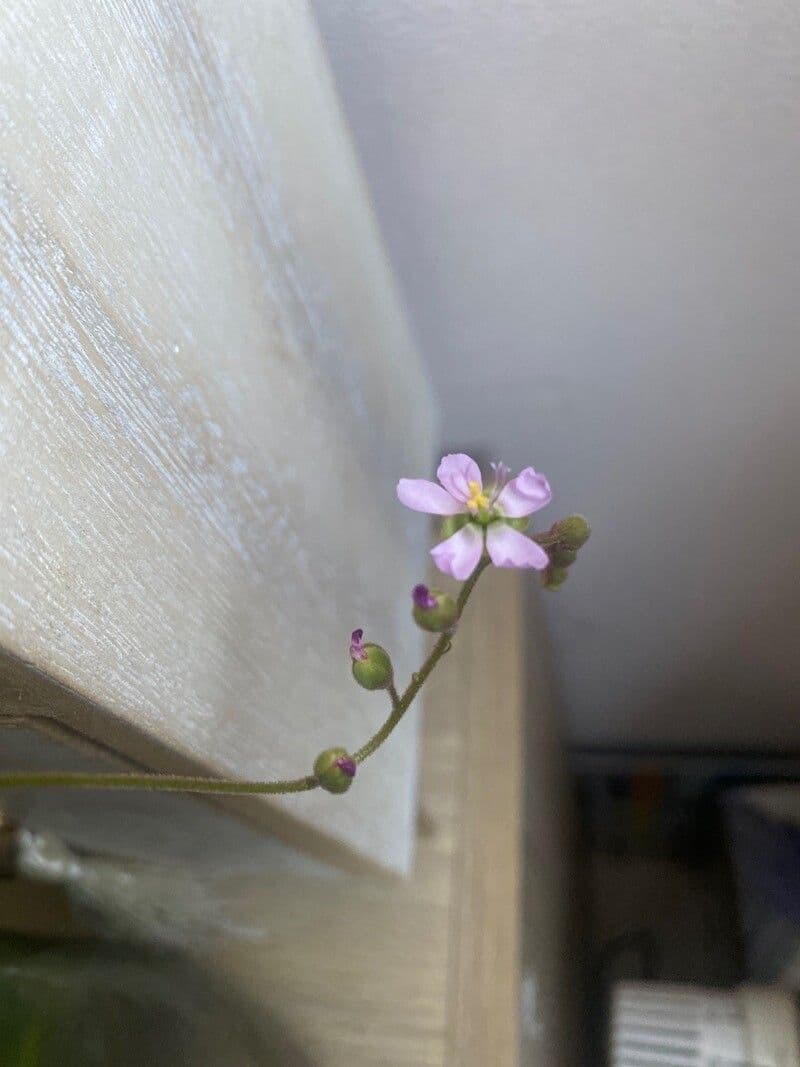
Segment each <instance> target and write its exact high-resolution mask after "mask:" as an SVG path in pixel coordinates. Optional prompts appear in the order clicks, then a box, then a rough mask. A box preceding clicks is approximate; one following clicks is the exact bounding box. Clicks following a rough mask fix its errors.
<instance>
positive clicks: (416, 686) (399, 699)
mask: <svg viewBox="0 0 800 1067" xmlns="http://www.w3.org/2000/svg"><path fill="white" fill-rule="evenodd" d="M488 565H489V559H488V558H487V557H486V556H484V557H483V558H482V559H481V561H480V562H479V564H478V566H477V567H476V568H475V570H474V571H473V572H472V574H471V575H470V577H469V578H468V579H467V580H466V581H465V582H464V584H463V585H462V586H461V589H460V591H459V594H458V600H457V602H456V603H457V607H458V614H457V616H456V621H457V622H458V620H460V618H461V614H462V612H463V611H464V608H465V606H466V603H467V601H468V600H469V596H470V593H471V592H472V590H473V589H474V588H475V583H476V582H477V581H478V579H479V578H480V576H481V574H482V573H483V571H484V570H485V569H486V568H487V566H488ZM451 636H452V633H444V634H442V635H441V636H440V637H439V639H438V640H437V642H436V644H435V645H434V646H433V649H432V650H431V652H430V654H429V655H428V658H427V659H426V660H425V662H424V663H423V664H422V666H421V667H420V669H419V670H418V671H417V672H416V673H415V674H413V675H412V676H411V681H410V682H409V684H408V686H407V687H406V690H405V692H404V693H403V695H402V696H400V695H399V694H398V692H397V690H396V689H395V687H394V685H393V684H391V685H390V686H389V696H390V698H391V701H392V712H391V714H390V715H389V718H388V719H387V720H386V722H385V723H384V724H383V726H381V728H380V729H379V730H378V731H377V733H375V734H374V735H373V736H372V737H371V738H370V739H369V741H367V743H366V744H365V745H362V747H361V748H360V749H359V750H358V752H356V753H355V755H354V756H353V759H354V760H355V761H356V763H363V761H364V760H365V759H367V757H368V756H371V755H372V753H373V752H375V751H376V750H377V749H378V748H380V746H381V745H382V744H383V743H384V741H385V740H386V739H387V737H389V735H390V734H391V732H392V731H393V730H394V728H395V726H397V724H398V723H399V722H400V720H401V719H402V718H403V716H404V715H405V713H406V712H407V711H408V709H409V708H410V707H411V704H412V702H413V700H414V697H415V696H416V695H417V693H418V692H419V691H420V689H421V688H422V686H423V685H424V684H425V681H426V679H427V678H428V675H429V674H430V673H431V671H432V670H433V668H434V667H435V666H436V664H437V663H438V662H439V660H440V659H441V658H442V656H444V655H445V653H446V652H448V651H449V649H450V639H451ZM318 786H319V782H318V781H317V779H316V778H315V777H314V775H313V774H309V775H306V776H305V777H303V778H289V779H285V780H283V781H280V780H279V781H272V782H247V781H238V780H237V779H230V778H195V777H192V776H191V775H181V774H91V773H86V772H83V771H20V772H16V771H12V772H8V773H5V774H0V789H30V788H45V787H47V788H56V789H59V788H60V789H140V790H147V791H149V792H164V793H217V794H228V795H232V794H237V793H238V794H263V793H270V794H279V793H305V792H307V791H308V790H310V789H316V788H317V787H318Z"/></svg>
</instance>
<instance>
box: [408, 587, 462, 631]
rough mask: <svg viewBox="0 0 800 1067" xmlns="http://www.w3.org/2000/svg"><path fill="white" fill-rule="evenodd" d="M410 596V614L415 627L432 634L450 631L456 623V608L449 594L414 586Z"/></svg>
mask: <svg viewBox="0 0 800 1067" xmlns="http://www.w3.org/2000/svg"><path fill="white" fill-rule="evenodd" d="M411 596H412V599H413V601H414V607H413V609H412V612H411V613H412V615H413V616H414V622H415V623H416V624H417V626H421V627H422V629H423V630H428V632H429V633H433V634H439V633H443V632H444V631H445V630H452V628H453V627H454V626H455V624H456V622H457V621H458V607H457V605H456V602H455V600H454V599H453V597H451V596H450V594H449V593H441V592H439V590H438V589H428V587H427V585H415V586H414V590H413V592H412V593H411Z"/></svg>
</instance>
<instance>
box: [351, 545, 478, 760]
mask: <svg viewBox="0 0 800 1067" xmlns="http://www.w3.org/2000/svg"><path fill="white" fill-rule="evenodd" d="M488 566H489V559H488V557H486V556H484V557H483V558H482V559H481V561H480V563H479V564H478V566H477V567H476V568H475V570H474V571H473V572H472V574H471V575H470V576H469V578H467V580H466V582H464V584H463V585H462V586H461V590H460V592H459V594H458V600H457V602H456V604H457V607H458V615H457V616H456V622H458V621H459V620H460V619H461V614H462V612H463V611H464V608H465V606H466V603H467V601H468V600H469V596H470V593H471V592H472V590H473V589H474V588H475V584H476V582H477V581H478V579H479V578H480V576H481V574H482V573H483V572H484V571H485V570H486V568H487V567H488ZM451 636H452V634H450V633H444V634H442V635H441V636H440V637H439V639H438V640H437V642H436V644H435V645H434V646H433V648H432V649H431V652H430V655H429V656H428V658H427V659H426V660H425V662H424V663H423V664H422V666H421V667H420V669H419V670H418V671H417V672H416V673H415V674H412V676H411V681H410V682H409V684H408V686H407V687H406V691H405V692H404V693H403V695H402V696H401V697H399V696H398V695H397V690H396V689H395V688H394V686H393V685H392V686H390V687H389V696H390V697H391V698H392V713H391V715H390V716H389V718H388V719H387V720H386V722H385V723H384V724H383V726H381V728H380V730H378V731H377V733H375V734H373V736H372V737H371V738H370V739H369V741H367V743H366V744H365V745H362V746H361V748H360V749H359V750H358V752H356V753H354V755H353V759H354V760H355V761H356V763H363V762H364V760H365V759H367V757H368V756H371V755H372V753H373V752H375V751H376V750H377V749H379V748H380V747H381V745H382V744H383V742H384V741H385V740H386V739H387V737H389V735H390V734H391V732H392V731H393V730H394V728H395V726H397V724H398V723H399V722H400V720H401V719H402V718H403V716H404V715H405V713H406V712H407V711H408V709H409V708H410V707H411V704H412V702H413V700H414V697H415V696H416V695H417V693H418V692H419V691H420V689H421V688H422V687H423V685H424V684H425V681H426V679H427V678H428V675H429V674H430V673H431V671H432V670H433V668H434V667H435V666H436V664H437V663H438V662H439V660H440V659H441V658H442V656H444V655H445V653H446V652H449V650H450V640H451Z"/></svg>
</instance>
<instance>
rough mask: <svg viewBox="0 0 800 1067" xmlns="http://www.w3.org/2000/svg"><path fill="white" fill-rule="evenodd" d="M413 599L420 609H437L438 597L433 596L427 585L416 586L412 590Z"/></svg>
mask: <svg viewBox="0 0 800 1067" xmlns="http://www.w3.org/2000/svg"><path fill="white" fill-rule="evenodd" d="M411 598H412V600H413V601H414V603H415V604H416V606H417V607H418V608H427V609H428V610H430V608H435V607H436V597H434V596H432V595H431V591H430V589H429V588H428V587H427V585H422V584H420V585H415V586H414V588H413V589H412V590H411Z"/></svg>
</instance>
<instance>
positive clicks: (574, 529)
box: [552, 515, 592, 549]
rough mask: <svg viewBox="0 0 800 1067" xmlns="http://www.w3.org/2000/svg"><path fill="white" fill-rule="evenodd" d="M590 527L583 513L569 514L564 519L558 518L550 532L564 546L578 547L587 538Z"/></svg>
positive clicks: (583, 543)
mask: <svg viewBox="0 0 800 1067" xmlns="http://www.w3.org/2000/svg"><path fill="white" fill-rule="evenodd" d="M591 532H592V531H591V527H590V526H589V523H588V522H587V521H586V519H585V518H584V517H583V515H569V516H567V518H566V519H560V520H559V521H558V522H557V523H556V524H555V526H554V527H553V529H552V533H553V534H555V535H556V536H557V537H558V540H559V541H560V542H561V543H562V544H563V545H564V546H565V548H575V549H578V548H580V547H581V546H582V545H585V544H586V542H587V541H588V540H589V534H590V533H591Z"/></svg>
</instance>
